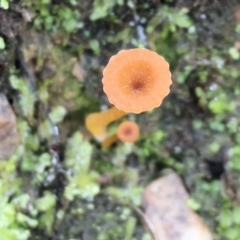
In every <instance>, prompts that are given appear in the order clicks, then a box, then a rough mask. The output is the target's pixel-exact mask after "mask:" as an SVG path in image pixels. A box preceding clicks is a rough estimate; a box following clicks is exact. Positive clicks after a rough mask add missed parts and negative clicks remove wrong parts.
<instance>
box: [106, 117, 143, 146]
mask: <svg viewBox="0 0 240 240" xmlns="http://www.w3.org/2000/svg"><path fill="white" fill-rule="evenodd" d="M138 137H139V127H138V125H137V124H136V123H135V122H132V121H125V122H123V123H121V124H120V125H119V126H118V128H117V133H116V134H113V135H112V136H109V137H107V138H106V139H105V140H104V141H103V142H102V147H103V148H107V147H109V146H110V145H111V144H112V143H114V142H115V141H117V140H121V141H122V142H135V141H136V140H137V139H138Z"/></svg>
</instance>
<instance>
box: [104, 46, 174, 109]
mask: <svg viewBox="0 0 240 240" xmlns="http://www.w3.org/2000/svg"><path fill="white" fill-rule="evenodd" d="M102 82H103V90H104V92H105V93H106V94H107V96H108V99H109V102H110V103H112V104H114V105H115V106H116V108H118V109H120V110H122V111H124V112H132V113H141V112H144V111H148V110H151V109H153V108H155V107H158V106H159V105H160V104H161V103H162V100H163V99H164V97H166V96H167V95H168V93H169V91H170V90H169V87H170V85H171V84H172V80H171V72H170V71H169V64H168V63H167V62H166V61H165V59H164V58H163V57H162V56H160V55H158V54H157V53H155V52H153V51H150V50H148V49H143V48H138V49H130V50H122V51H120V52H119V53H118V54H117V55H115V56H113V57H111V58H110V60H109V63H108V64H107V66H106V68H105V69H104V71H103V80H102Z"/></svg>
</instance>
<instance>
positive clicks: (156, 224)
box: [143, 173, 212, 240]
mask: <svg viewBox="0 0 240 240" xmlns="http://www.w3.org/2000/svg"><path fill="white" fill-rule="evenodd" d="M188 199H189V196H188V194H187V192H186V190H185V188H184V186H183V183H182V182H181V179H180V178H179V177H178V175H177V174H175V173H171V174H169V175H167V176H165V177H162V178H159V179H157V180H156V181H154V182H152V183H151V184H149V185H148V186H147V187H146V188H145V190H144V193H143V206H144V209H145V217H146V218H147V219H148V221H149V222H150V223H151V226H150V227H149V228H150V229H151V231H152V232H153V235H154V237H155V240H193V239H194V240H211V239H212V236H211V233H210V231H209V229H208V228H207V226H206V225H205V224H204V223H203V222H202V220H201V219H200V217H199V216H198V215H197V214H196V213H195V212H193V211H192V210H191V209H190V208H189V207H188V205H187V200H188Z"/></svg>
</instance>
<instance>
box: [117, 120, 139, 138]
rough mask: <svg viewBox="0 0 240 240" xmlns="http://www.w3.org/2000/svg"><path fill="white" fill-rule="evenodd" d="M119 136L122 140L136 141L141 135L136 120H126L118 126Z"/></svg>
mask: <svg viewBox="0 0 240 240" xmlns="http://www.w3.org/2000/svg"><path fill="white" fill-rule="evenodd" d="M117 136H118V138H119V139H120V140H121V141H122V142H135V141H136V140H137V139H138V137H139V127H138V125H137V124H136V123H135V122H131V121H125V122H123V123H121V124H120V125H119V126H118V129H117Z"/></svg>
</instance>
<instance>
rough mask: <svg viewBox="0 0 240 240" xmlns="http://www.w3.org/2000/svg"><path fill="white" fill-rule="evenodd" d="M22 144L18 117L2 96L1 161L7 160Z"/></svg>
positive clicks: (0, 123)
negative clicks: (18, 129)
mask: <svg viewBox="0 0 240 240" xmlns="http://www.w3.org/2000/svg"><path fill="white" fill-rule="evenodd" d="M19 143H20V137H19V134H18V132H17V121H16V116H15V114H14V112H13V110H12V108H11V106H10V104H9V102H8V100H7V98H6V96H5V95H4V94H0V160H7V159H8V158H9V157H11V155H12V153H13V151H14V150H15V148H16V147H17V146H18V145H19Z"/></svg>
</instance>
